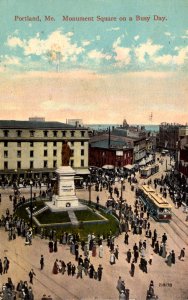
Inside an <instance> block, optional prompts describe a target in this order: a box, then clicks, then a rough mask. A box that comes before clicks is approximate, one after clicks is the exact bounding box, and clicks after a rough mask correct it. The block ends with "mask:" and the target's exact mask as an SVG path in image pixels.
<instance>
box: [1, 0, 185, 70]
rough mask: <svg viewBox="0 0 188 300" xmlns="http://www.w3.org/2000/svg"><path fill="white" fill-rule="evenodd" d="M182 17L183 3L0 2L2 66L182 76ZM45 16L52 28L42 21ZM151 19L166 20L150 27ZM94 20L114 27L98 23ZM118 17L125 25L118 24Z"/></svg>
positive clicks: (173, 0) (169, 0)
mask: <svg viewBox="0 0 188 300" xmlns="http://www.w3.org/2000/svg"><path fill="white" fill-rule="evenodd" d="M187 14H188V1H185V0H165V1H164V0H162V1H152V0H147V1H144V0H141V1H139V0H137V1H134V0H132V1H128V0H124V1H123V0H117V1H114V0H113V1H111V0H106V1H105V0H92V1H91V0H77V1H72V0H69V1H62V0H55V1H54V0H53V1H50V0H38V1H37V0H33V1H26V0H1V1H0V24H1V36H0V41H1V48H0V56H1V66H2V65H6V66H7V67H8V68H11V69H14V70H23V69H26V70H53V69H55V68H56V64H59V68H60V70H62V71H63V70H65V69H75V68H83V69H90V70H95V71H97V72H117V71H119V70H120V71H122V70H124V71H129V70H134V71H135V70H136V71H139V70H159V69H160V70H168V71H169V70H176V69H181V70H187V56H188V48H187V47H188V17H187ZM49 15H50V16H53V17H54V18H55V21H54V22H53V21H51V22H45V21H44V17H45V16H49ZM137 15H138V16H140V17H150V19H149V22H147V21H136V20H135V19H136V16H137ZM154 15H157V16H160V17H166V18H165V20H164V21H163V22H162V21H154ZM15 16H19V17H24V16H26V17H27V16H30V17H32V16H40V18H41V22H34V21H31V22H29V21H15V20H14V19H15V18H14V17H15ZM62 16H70V17H80V16H84V17H87V16H89V17H93V18H94V21H93V22H73V21H69V22H66V21H64V22H63V21H62ZM97 16H100V17H116V18H117V21H111V22H110V21H106V22H101V21H97V20H96V18H97ZM122 17H126V21H120V20H119V18H122ZM129 17H132V19H133V21H129ZM57 52H59V54H58V55H57Z"/></svg>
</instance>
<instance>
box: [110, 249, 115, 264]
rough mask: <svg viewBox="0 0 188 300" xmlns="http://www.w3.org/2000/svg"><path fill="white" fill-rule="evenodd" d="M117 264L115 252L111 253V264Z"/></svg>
mask: <svg viewBox="0 0 188 300" xmlns="http://www.w3.org/2000/svg"><path fill="white" fill-rule="evenodd" d="M115 262H116V259H115V255H114V252H111V254H110V264H111V265H113V264H115Z"/></svg>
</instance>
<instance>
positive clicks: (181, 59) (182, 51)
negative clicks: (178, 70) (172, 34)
mask: <svg viewBox="0 0 188 300" xmlns="http://www.w3.org/2000/svg"><path fill="white" fill-rule="evenodd" d="M175 50H176V51H178V54H177V55H170V54H168V55H162V56H156V57H154V59H153V61H154V62H155V63H160V64H163V65H167V64H175V65H183V64H184V63H185V61H186V60H187V59H188V46H187V47H183V48H180V47H175Z"/></svg>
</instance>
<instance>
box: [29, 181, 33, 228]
mask: <svg viewBox="0 0 188 300" xmlns="http://www.w3.org/2000/svg"><path fill="white" fill-rule="evenodd" d="M32 187H33V181H32V180H30V226H31V228H32V227H33V191H32Z"/></svg>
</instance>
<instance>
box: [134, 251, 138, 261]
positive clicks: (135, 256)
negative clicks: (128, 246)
mask: <svg viewBox="0 0 188 300" xmlns="http://www.w3.org/2000/svg"><path fill="white" fill-rule="evenodd" d="M138 257H139V252H138V250H136V251H135V252H134V262H135V263H137V260H138Z"/></svg>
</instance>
